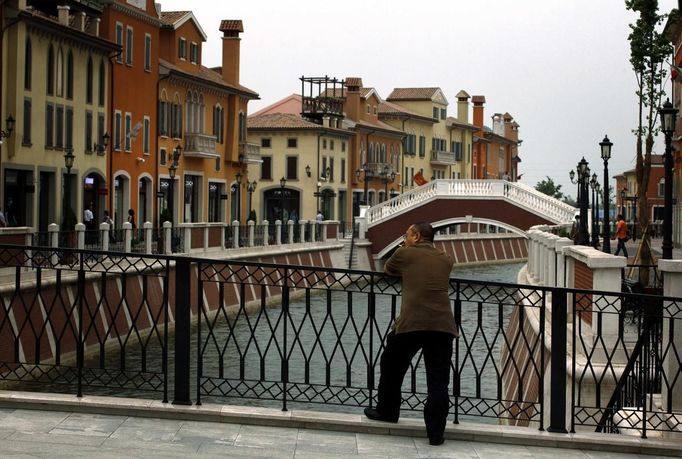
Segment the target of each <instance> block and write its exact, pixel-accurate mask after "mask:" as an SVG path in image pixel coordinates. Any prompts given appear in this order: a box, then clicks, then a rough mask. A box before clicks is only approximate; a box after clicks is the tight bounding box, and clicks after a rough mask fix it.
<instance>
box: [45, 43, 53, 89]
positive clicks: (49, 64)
mask: <svg viewBox="0 0 682 459" xmlns="http://www.w3.org/2000/svg"><path fill="white" fill-rule="evenodd" d="M46 73H47V95H48V96H51V95H53V94H54V49H53V48H52V45H50V47H49V48H48V50H47V72H46Z"/></svg>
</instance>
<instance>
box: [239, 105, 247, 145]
mask: <svg viewBox="0 0 682 459" xmlns="http://www.w3.org/2000/svg"><path fill="white" fill-rule="evenodd" d="M239 141H240V142H246V113H242V112H240V113H239Z"/></svg>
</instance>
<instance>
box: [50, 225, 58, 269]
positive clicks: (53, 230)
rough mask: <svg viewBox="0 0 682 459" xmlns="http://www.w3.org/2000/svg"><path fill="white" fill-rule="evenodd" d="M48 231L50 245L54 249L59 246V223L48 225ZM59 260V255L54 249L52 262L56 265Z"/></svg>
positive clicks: (51, 256) (51, 257)
mask: <svg viewBox="0 0 682 459" xmlns="http://www.w3.org/2000/svg"><path fill="white" fill-rule="evenodd" d="M47 232H48V234H49V241H50V244H49V245H50V247H52V248H53V249H57V248H59V225H57V224H56V223H51V224H49V225H47ZM58 262H59V257H58V256H57V252H56V251H53V252H52V255H50V264H51V265H52V266H55V265H56V264H57V263H58Z"/></svg>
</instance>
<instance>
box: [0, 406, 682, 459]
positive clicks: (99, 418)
mask: <svg viewBox="0 0 682 459" xmlns="http://www.w3.org/2000/svg"><path fill="white" fill-rule="evenodd" d="M49 399H53V400H55V401H56V404H55V405H50V404H49V403H47V402H46V400H49ZM84 399H85V398H84ZM84 399H77V398H75V397H72V396H67V395H61V396H56V395H54V394H51V396H50V397H45V396H44V395H43V396H40V397H36V398H35V399H31V397H30V394H26V393H23V394H7V393H4V392H0V404H2V405H3V406H4V407H2V408H0V439H2V441H0V457H8V456H11V457H45V458H48V457H49V458H54V457H107V458H109V457H141V458H145V459H153V458H156V457H159V458H160V457H202V458H203V457H267V458H272V459H276V458H280V457H283V458H313V457H315V458H320V457H329V458H335V457H345V458H349V457H350V458H352V457H395V458H404V457H420V458H423V457H433V458H440V457H449V458H480V459H484V458H491V459H500V458H507V457H528V458H539V459H542V458H549V457H567V458H569V459H571V458H576V459H577V458H580V459H586V458H611V457H613V458H616V457H618V458H639V457H652V456H640V454H642V453H649V454H655V455H657V457H662V456H664V455H671V456H678V457H682V443H680V442H676V443H672V442H664V441H661V440H656V439H647V440H643V439H640V438H637V437H624V436H618V435H600V434H590V433H578V434H552V433H549V432H541V431H538V430H535V429H522V428H512V427H506V426H497V425H481V424H459V425H452V424H449V425H448V427H447V432H446V438H447V440H446V442H445V444H443V445H441V446H438V447H433V446H429V444H428V441H427V439H426V436H425V433H424V426H423V421H421V420H419V419H401V421H400V422H399V423H398V424H386V423H381V422H376V421H370V420H368V419H365V418H364V417H362V416H360V415H355V414H342V413H318V412H310V411H303V410H294V411H288V412H284V413H283V412H281V411H279V410H276V409H265V408H248V407H233V406H221V405H202V406H199V407H197V406H193V407H177V406H173V405H170V404H159V403H157V402H148V401H142V402H140V401H136V403H133V404H132V405H125V404H124V403H123V402H122V400H124V399H115V398H111V397H88V399H87V400H84ZM116 401H118V402H119V403H118V404H117V403H114V402H116ZM17 406H18V407H19V408H16V407H17ZM12 407H14V408H12ZM28 408H33V409H28ZM46 408H51V409H46ZM204 410H205V411H204ZM88 411H92V412H88ZM131 412H132V415H131V414H130V413H131ZM203 414H205V418H204V419H205V421H197V420H196V419H201V418H202V415H203ZM558 447H563V448H558Z"/></svg>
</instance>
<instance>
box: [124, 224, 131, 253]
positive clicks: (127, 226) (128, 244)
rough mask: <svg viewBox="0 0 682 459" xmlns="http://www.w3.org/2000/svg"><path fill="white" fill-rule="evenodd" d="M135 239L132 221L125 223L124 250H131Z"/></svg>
mask: <svg viewBox="0 0 682 459" xmlns="http://www.w3.org/2000/svg"><path fill="white" fill-rule="evenodd" d="M132 239H133V225H132V224H131V223H130V222H125V223H123V241H124V244H123V251H124V252H126V253H129V252H130V249H131V247H132Z"/></svg>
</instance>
